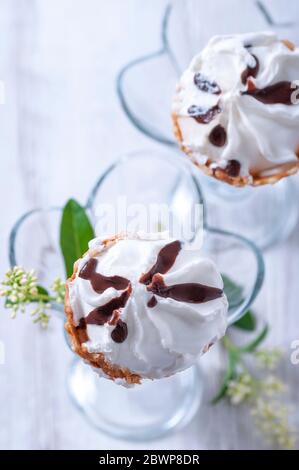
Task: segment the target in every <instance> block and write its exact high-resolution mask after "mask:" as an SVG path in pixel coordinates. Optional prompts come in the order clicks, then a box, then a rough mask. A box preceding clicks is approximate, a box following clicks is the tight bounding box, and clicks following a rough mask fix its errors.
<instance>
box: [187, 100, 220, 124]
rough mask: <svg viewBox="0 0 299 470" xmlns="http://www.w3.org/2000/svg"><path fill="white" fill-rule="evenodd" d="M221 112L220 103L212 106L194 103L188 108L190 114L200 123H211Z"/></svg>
mask: <svg viewBox="0 0 299 470" xmlns="http://www.w3.org/2000/svg"><path fill="white" fill-rule="evenodd" d="M220 112H221V109H220V107H219V105H218V104H216V105H215V106H212V108H201V107H200V106H197V105H196V104H192V106H190V107H189V108H188V114H189V115H190V116H191V117H193V118H194V119H195V120H196V121H197V122H199V123H200V124H209V122H211V121H212V120H213V119H214V118H215V117H216V116H217V114H219V113H220Z"/></svg>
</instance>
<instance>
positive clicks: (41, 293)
mask: <svg viewBox="0 0 299 470" xmlns="http://www.w3.org/2000/svg"><path fill="white" fill-rule="evenodd" d="M37 292H38V293H39V294H40V295H49V292H48V291H47V289H45V288H44V287H43V286H37Z"/></svg>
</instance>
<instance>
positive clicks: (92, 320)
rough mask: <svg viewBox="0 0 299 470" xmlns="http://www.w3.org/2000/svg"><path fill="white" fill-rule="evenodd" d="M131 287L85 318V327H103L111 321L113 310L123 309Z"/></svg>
mask: <svg viewBox="0 0 299 470" xmlns="http://www.w3.org/2000/svg"><path fill="white" fill-rule="evenodd" d="M131 290H132V289H131V287H130V286H129V288H128V289H127V290H125V291H124V292H123V293H122V294H121V295H120V296H119V297H116V298H114V299H112V300H110V301H109V302H107V303H106V304H104V305H101V306H100V307H96V308H95V309H94V310H92V311H91V312H90V313H89V314H88V315H87V317H86V318H85V321H86V324H87V325H104V324H105V323H108V322H110V321H111V319H112V317H113V313H114V311H115V310H119V309H120V308H124V307H125V305H126V303H127V301H128V299H129V297H130V295H131Z"/></svg>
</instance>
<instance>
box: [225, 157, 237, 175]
mask: <svg viewBox="0 0 299 470" xmlns="http://www.w3.org/2000/svg"><path fill="white" fill-rule="evenodd" d="M240 170H241V163H240V162H239V161H238V160H228V162H227V165H226V167H225V173H227V174H228V176H232V177H234V176H239V174H240Z"/></svg>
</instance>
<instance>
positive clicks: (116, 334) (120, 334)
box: [111, 319, 128, 343]
mask: <svg viewBox="0 0 299 470" xmlns="http://www.w3.org/2000/svg"><path fill="white" fill-rule="evenodd" d="M127 336H128V327H127V324H126V323H125V322H124V321H122V320H120V319H119V320H118V322H117V324H116V327H115V328H114V330H113V331H112V332H111V338H112V339H113V341H114V342H115V343H123V342H124V341H125V339H126V338H127Z"/></svg>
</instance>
